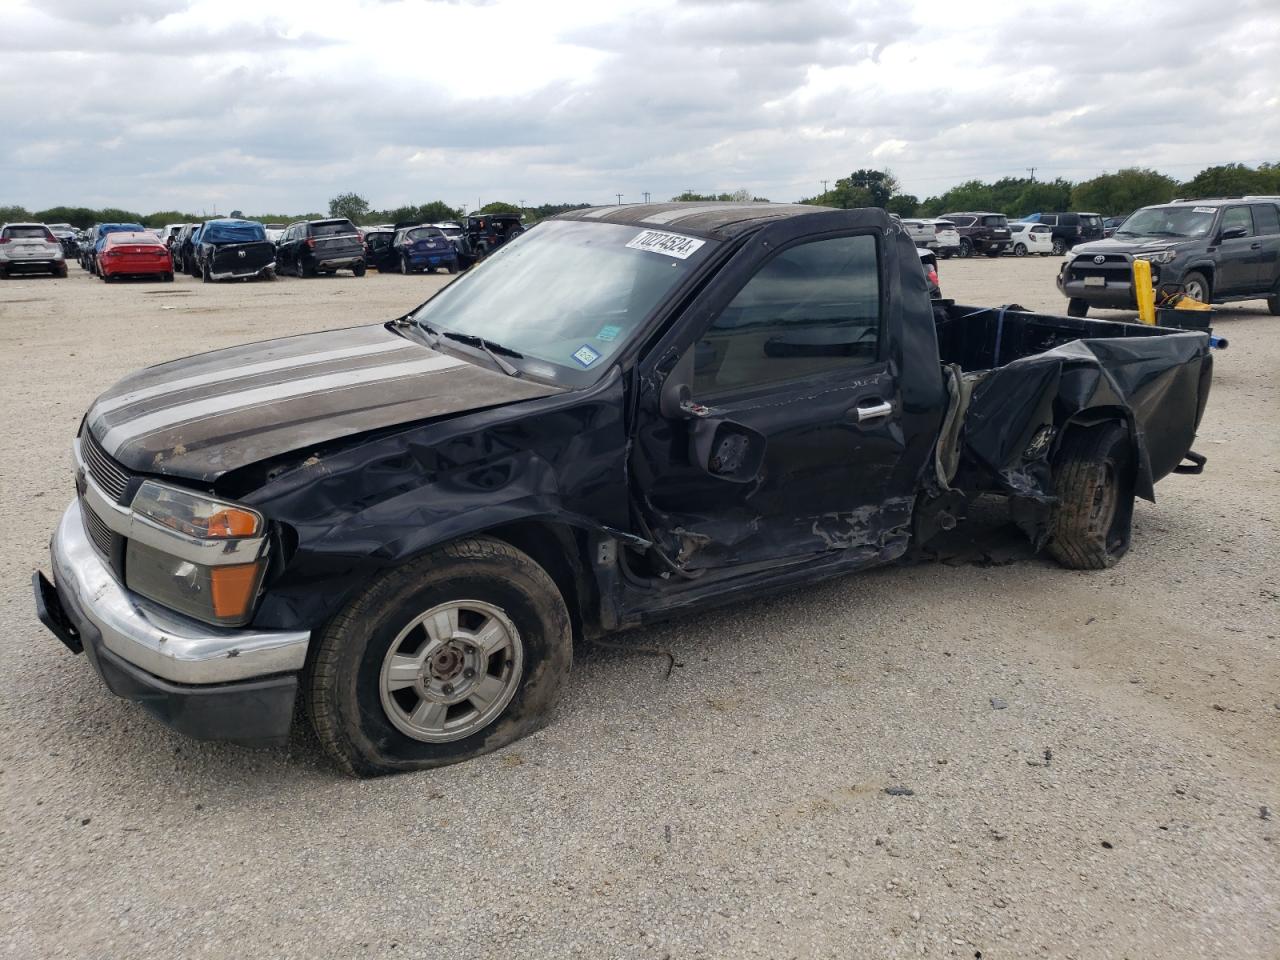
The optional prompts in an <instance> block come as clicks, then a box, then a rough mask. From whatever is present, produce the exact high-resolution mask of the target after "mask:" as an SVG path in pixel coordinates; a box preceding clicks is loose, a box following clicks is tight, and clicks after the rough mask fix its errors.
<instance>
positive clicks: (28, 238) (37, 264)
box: [0, 223, 67, 280]
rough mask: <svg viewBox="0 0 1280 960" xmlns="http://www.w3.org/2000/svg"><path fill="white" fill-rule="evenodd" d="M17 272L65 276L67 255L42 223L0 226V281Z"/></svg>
mask: <svg viewBox="0 0 1280 960" xmlns="http://www.w3.org/2000/svg"><path fill="white" fill-rule="evenodd" d="M19 273H49V274H52V275H53V276H55V277H65V276H66V275H67V255H66V254H65V253H64V252H63V250H62V244H61V243H59V242H58V238H57V237H55V236H54V235H53V232H52V231H51V230H50V229H49V228H48V227H46V226H45V225H44V224H43V223H6V224H4V226H0V280H3V279H5V278H7V277H12V276H15V275H17V274H19Z"/></svg>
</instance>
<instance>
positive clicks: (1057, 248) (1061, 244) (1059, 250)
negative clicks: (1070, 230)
mask: <svg viewBox="0 0 1280 960" xmlns="http://www.w3.org/2000/svg"><path fill="white" fill-rule="evenodd" d="M1053 252H1054V254H1056V255H1057V256H1059V257H1060V256H1062V255H1063V254H1064V253H1066V252H1067V241H1065V240H1063V239H1062V238H1061V237H1054V238H1053Z"/></svg>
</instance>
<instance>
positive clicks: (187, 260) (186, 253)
mask: <svg viewBox="0 0 1280 960" xmlns="http://www.w3.org/2000/svg"><path fill="white" fill-rule="evenodd" d="M200 227H201V224H198V223H185V224H183V225H182V227H181V228H180V229H179V230H178V232H177V234H176V235H175V236H174V238H173V243H172V244H170V246H169V251H170V252H171V253H172V254H173V269H174V270H176V271H177V272H178V273H185V274H187V275H188V276H192V277H194V276H198V275H199V274H198V272H197V270H196V239H197V238H198V237H199V236H200Z"/></svg>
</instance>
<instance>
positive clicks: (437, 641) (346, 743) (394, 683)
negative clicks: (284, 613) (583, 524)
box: [305, 537, 573, 777]
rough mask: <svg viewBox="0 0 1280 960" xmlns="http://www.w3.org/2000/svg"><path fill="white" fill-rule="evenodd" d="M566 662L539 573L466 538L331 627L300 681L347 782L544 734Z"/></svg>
mask: <svg viewBox="0 0 1280 960" xmlns="http://www.w3.org/2000/svg"><path fill="white" fill-rule="evenodd" d="M572 659H573V637H572V627H571V624H570V620H569V612H568V610H567V609H566V607H565V603H564V599H563V598H562V597H561V595H560V592H559V590H558V589H557V588H556V585H555V583H554V581H553V580H552V579H551V577H550V576H549V575H548V574H547V572H546V571H545V570H543V569H542V568H541V567H540V566H538V564H536V563H535V562H534V561H533V560H532V559H531V558H530V557H529V556H527V555H526V554H524V553H522V552H521V551H519V550H517V549H516V548H515V547H512V546H511V545H510V544H507V543H504V542H502V541H500V540H494V539H490V538H488V537H474V538H470V539H466V540H461V541H458V542H456V543H452V544H448V545H446V546H443V547H439V548H437V549H436V550H433V551H432V552H431V553H429V554H427V555H426V556H424V557H422V558H420V559H418V560H415V561H412V562H410V563H407V564H405V565H404V566H401V567H398V568H396V569H394V570H391V571H389V572H388V573H386V574H384V575H383V576H382V577H380V578H379V579H378V580H376V581H375V582H374V583H373V585H372V586H371V587H370V588H369V589H368V590H367V591H366V592H365V593H364V594H363V595H361V596H359V597H357V598H356V599H355V600H353V601H352V602H351V603H350V604H348V606H347V607H346V609H344V610H343V611H342V612H341V613H339V614H338V615H337V616H336V617H334V619H333V620H332V621H331V622H330V623H329V625H328V626H327V627H326V628H325V629H324V631H323V633H322V634H321V635H320V637H319V638H318V644H317V653H316V657H315V660H314V661H313V663H312V665H311V667H310V668H309V670H308V675H307V678H306V680H305V689H306V696H307V711H308V715H309V716H310V719H311V723H312V726H314V728H315V730H316V734H317V736H318V737H319V740H320V743H321V744H322V745H323V747H324V749H325V751H326V752H327V753H328V754H329V756H330V757H332V758H333V760H334V762H335V763H337V764H338V766H340V767H341V768H342V769H343V770H345V771H347V772H348V773H350V774H352V775H355V776H362V777H363V776H376V775H379V774H385V773H393V772H396V771H403V770H421V769H426V768H430V767H438V766H444V765H446V764H451V763H458V762H460V761H462V760H469V759H471V758H472V757H477V756H480V755H482V754H485V753H489V752H490V751H493V750H496V749H498V748H499V747H503V746H506V745H507V744H509V743H512V742H513V741H515V740H518V739H519V738H521V737H523V736H525V735H527V734H529V733H531V732H533V731H534V730H536V729H538V728H539V727H541V726H543V725H544V724H545V723H546V722H547V720H548V719H549V717H550V714H551V710H552V708H553V707H554V705H555V703H556V701H557V700H558V698H559V695H560V691H561V689H562V687H563V686H564V681H565V678H566V677H567V676H568V673H569V668H570V665H571V663H572Z"/></svg>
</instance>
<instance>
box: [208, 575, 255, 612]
mask: <svg viewBox="0 0 1280 960" xmlns="http://www.w3.org/2000/svg"><path fill="white" fill-rule="evenodd" d="M261 566H262V564H261V563H244V564H236V565H235V566H228V567H210V568H209V593H210V596H211V598H212V599H213V614H214V616H216V617H217V618H218V619H220V620H227V619H235V618H238V617H243V616H244V614H245V612H246V611H247V610H248V609H249V604H250V603H252V602H253V594H254V591H255V589H256V588H257V586H258V572H259V570H260V568H261Z"/></svg>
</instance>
